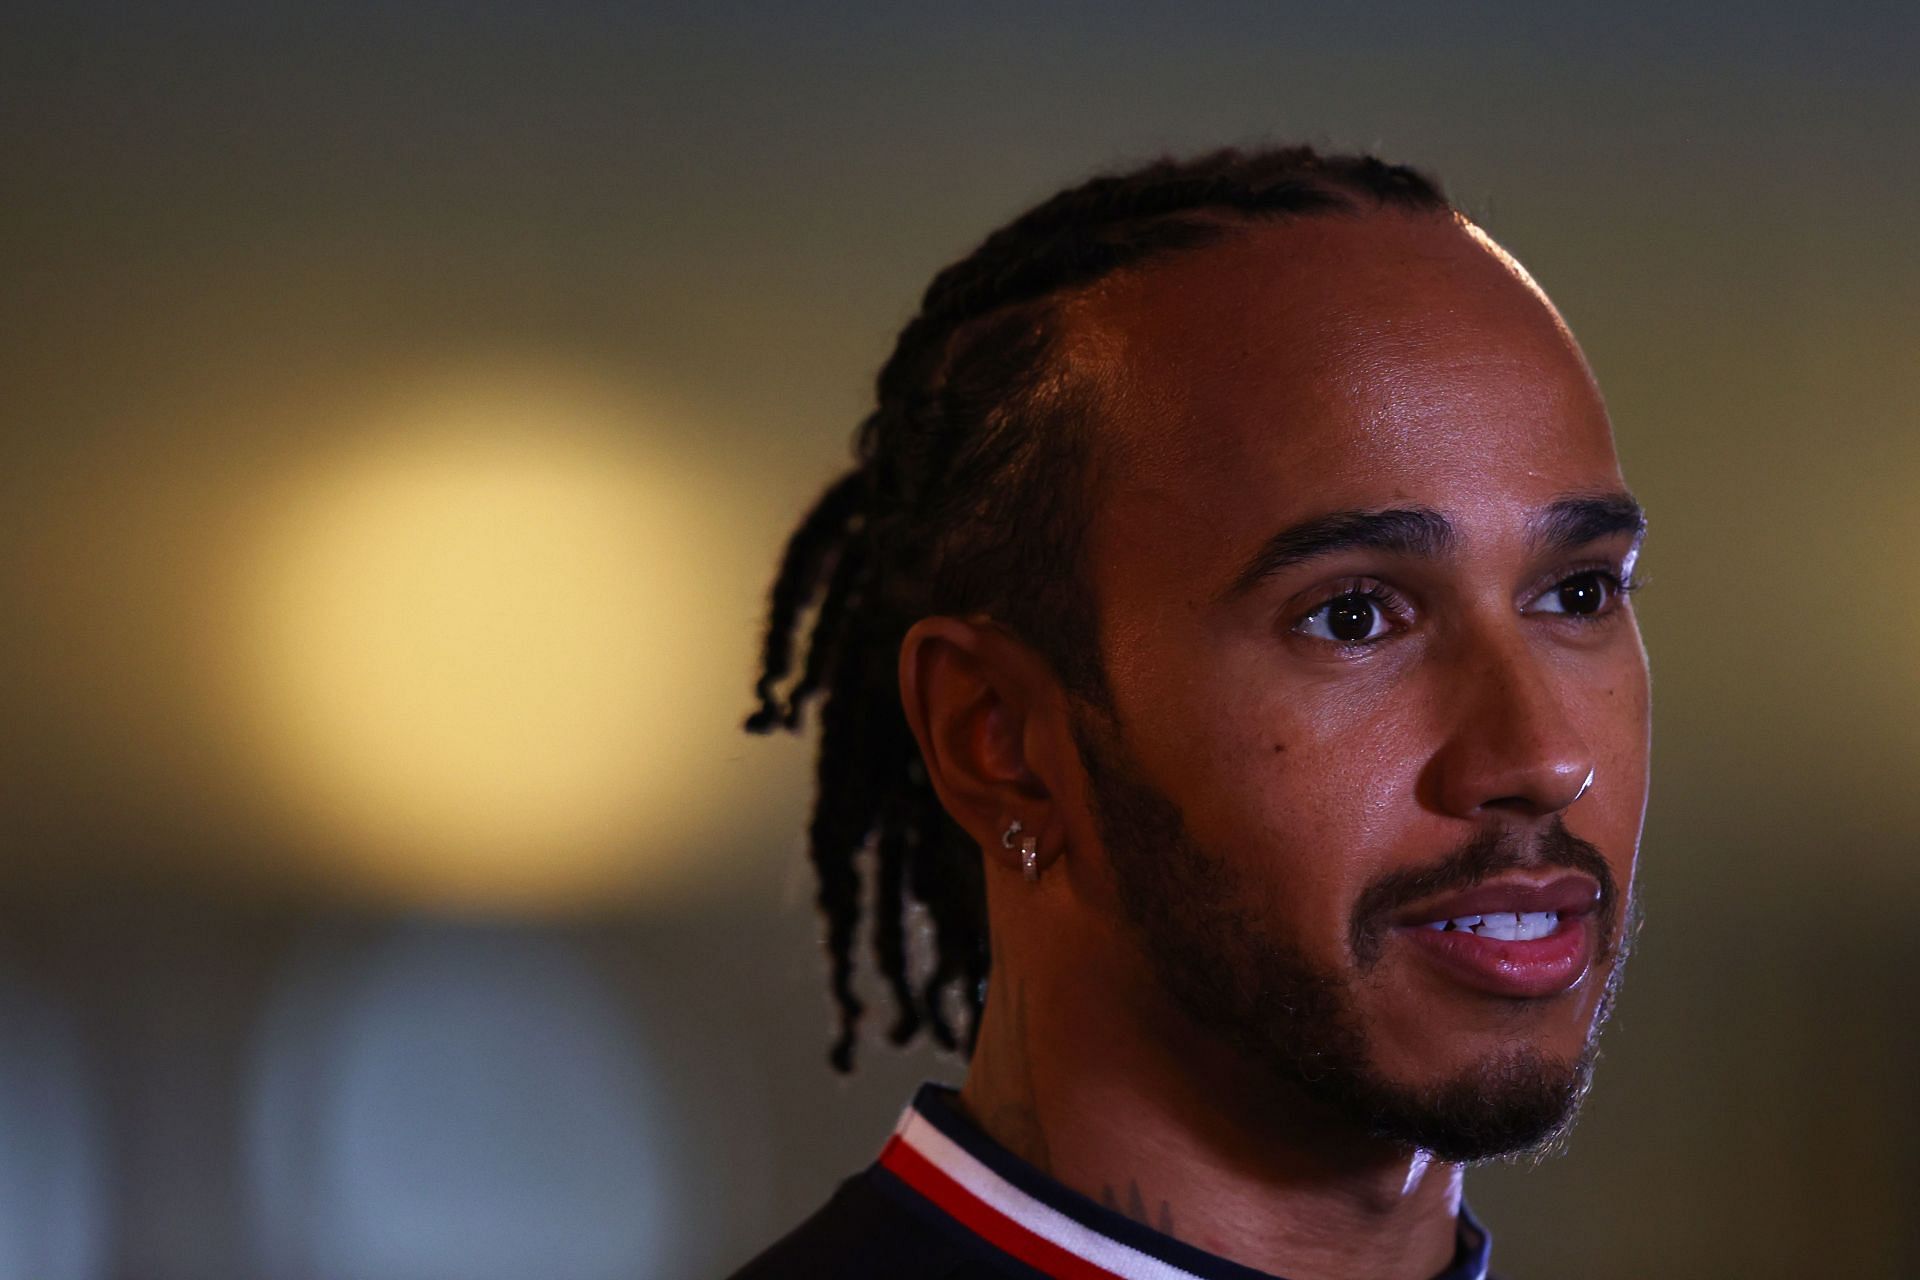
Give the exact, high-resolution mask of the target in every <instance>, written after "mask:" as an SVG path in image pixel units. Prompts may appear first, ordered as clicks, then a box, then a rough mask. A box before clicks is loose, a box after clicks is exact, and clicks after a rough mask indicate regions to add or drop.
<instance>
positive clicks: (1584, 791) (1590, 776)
mask: <svg viewBox="0 0 1920 1280" xmlns="http://www.w3.org/2000/svg"><path fill="white" fill-rule="evenodd" d="M1592 785H1593V770H1591V769H1589V770H1587V776H1586V780H1585V781H1583V782H1582V783H1581V784H1580V789H1579V790H1578V791H1576V792H1574V793H1573V798H1574V800H1578V799H1579V798H1580V797H1581V796H1583V795H1585V794H1587V788H1588V787H1590V786H1592ZM1568 803H1572V802H1571V801H1569V802H1568Z"/></svg>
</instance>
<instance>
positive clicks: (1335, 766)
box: [1165, 684, 1425, 956]
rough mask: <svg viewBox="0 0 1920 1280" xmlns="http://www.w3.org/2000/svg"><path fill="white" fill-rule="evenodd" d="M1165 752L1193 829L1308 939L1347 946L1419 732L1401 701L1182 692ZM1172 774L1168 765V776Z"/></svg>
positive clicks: (1409, 774)
mask: <svg viewBox="0 0 1920 1280" xmlns="http://www.w3.org/2000/svg"><path fill="white" fill-rule="evenodd" d="M1187 706H1188V711H1189V714H1190V718H1189V719H1188V720H1187V721H1186V723H1185V724H1184V726H1183V731H1182V733H1181V735H1180V738H1179V744H1178V746H1177V748H1176V749H1175V751H1174V752H1172V753H1170V755H1169V757H1168V758H1167V760H1166V761H1165V763H1166V765H1167V766H1168V767H1169V768H1171V769H1173V770H1176V771H1177V783H1176V784H1175V785H1178V786H1179V787H1180V789H1181V794H1182V796H1183V797H1187V799H1185V800H1183V806H1182V807H1183V809H1184V811H1185V813H1186V818H1187V826H1188V829H1189V830H1190V831H1191V832H1192V834H1193V836H1194V838H1195V839H1196V840H1198V841H1199V842H1200V843H1201V844H1202V845H1203V846H1205V847H1206V848H1208V849H1211V850H1215V851H1217V852H1218V853H1220V854H1221V856H1230V857H1232V858H1234V859H1235V861H1236V862H1237V863H1238V864H1239V869H1240V870H1241V871H1242V872H1243V873H1244V874H1245V875H1246V876H1248V877H1250V878H1253V879H1255V880H1256V881H1257V882H1263V883H1265V884H1267V885H1269V886H1271V889H1272V896H1271V898H1270V902H1271V909H1272V911H1273V912H1274V913H1276V914H1277V915H1279V916H1281V917H1284V918H1285V919H1287V920H1288V921H1290V922H1291V923H1292V930H1291V931H1292V933H1293V934H1294V936H1295V937H1296V938H1297V939H1298V940H1299V941H1300V942H1301V943H1302V944H1303V945H1306V946H1307V947H1308V948H1309V949H1310V950H1312V951H1314V952H1316V953H1320V954H1323V955H1325V956H1331V955H1333V954H1335V951H1334V950H1333V949H1335V948H1344V946H1345V943H1346V931H1347V928H1348V923H1349V912H1350V909H1351V906H1352V903H1353V900H1354V897H1355V896H1356V895H1357V894H1358V893H1359V891H1360V890H1361V889H1362V888H1364V887H1365V886H1366V885H1367V884H1369V883H1371V882H1372V880H1373V879H1375V878H1376V877H1377V876H1378V875H1379V874H1380V873H1381V871H1382V870H1383V869H1384V868H1386V867H1387V866H1389V865H1391V863H1392V861H1393V858H1392V851H1393V850H1394V848H1395V847H1396V846H1397V845H1398V844H1400V843H1403V840H1402V838H1401V837H1402V836H1403V835H1404V832H1405V829H1406V827H1407V826H1408V824H1409V822H1411V821H1416V820H1417V815H1416V814H1415V813H1414V812H1413V811H1412V808H1411V806H1412V803H1413V796H1414V785H1415V780H1416V779H1417V778H1418V776H1419V771H1420V762H1421V760H1422V759H1423V758H1424V755H1425V743H1424V739H1423V737H1422V735H1423V733H1424V732H1425V730H1424V728H1423V726H1422V725H1421V724H1420V723H1419V721H1418V717H1417V716H1413V715H1409V714H1407V712H1406V709H1405V700H1404V698H1401V699H1392V698H1389V697H1387V696H1385V695H1384V693H1383V694H1381V695H1380V696H1377V697H1376V696H1372V695H1370V693H1369V691H1367V690H1365V689H1354V688H1348V689H1345V690H1342V691H1341V692H1340V693H1339V694H1338V695H1337V696H1336V695H1332V694H1329V693H1323V692H1319V691H1315V690H1313V689H1301V688H1292V689H1286V690H1278V691H1271V692H1254V691H1253V690H1252V687H1251V686H1250V685H1247V684H1242V685H1240V686H1239V688H1238V689H1237V690H1236V691H1234V692H1232V693H1229V694H1217V695H1213V696H1209V697H1207V698H1204V699H1200V698H1192V699H1190V700H1189V701H1188V704H1187ZM1169 777H1170V781H1171V780H1172V777H1173V775H1169Z"/></svg>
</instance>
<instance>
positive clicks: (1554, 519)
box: [1533, 493, 1647, 551]
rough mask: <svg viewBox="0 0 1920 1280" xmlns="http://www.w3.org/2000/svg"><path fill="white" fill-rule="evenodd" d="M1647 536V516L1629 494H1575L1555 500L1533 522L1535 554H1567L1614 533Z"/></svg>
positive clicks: (1639, 536)
mask: <svg viewBox="0 0 1920 1280" xmlns="http://www.w3.org/2000/svg"><path fill="white" fill-rule="evenodd" d="M1622 533H1628V534H1632V535H1633V540H1634V542H1635V543H1636V544H1637V543H1638V542H1639V541H1640V539H1642V538H1644V537H1645V536H1646V534H1647V513H1646V512H1644V511H1642V510H1641V509H1640V504H1639V503H1638V502H1635V501H1634V500H1633V495H1632V494H1630V493H1576V494H1569V495H1568V496H1566V497H1564V498H1556V499H1555V500H1554V501H1552V502H1550V503H1548V504H1547V507H1546V510H1544V511H1542V512H1541V513H1540V514H1539V515H1538V516H1536V517H1534V519H1533V547H1534V550H1535V551H1570V550H1572V549H1573V548H1575V547H1584V546H1586V545H1587V544H1588V543H1589V542H1598V541H1600V539H1602V538H1611V537H1613V536H1615V535H1616V534H1622Z"/></svg>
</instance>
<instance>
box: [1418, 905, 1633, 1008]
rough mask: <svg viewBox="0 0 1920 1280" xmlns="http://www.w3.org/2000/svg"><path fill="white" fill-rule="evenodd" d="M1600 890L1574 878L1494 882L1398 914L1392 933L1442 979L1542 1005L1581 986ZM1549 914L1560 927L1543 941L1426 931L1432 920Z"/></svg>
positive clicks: (1590, 952) (1589, 957)
mask: <svg viewBox="0 0 1920 1280" xmlns="http://www.w3.org/2000/svg"><path fill="white" fill-rule="evenodd" d="M1599 905H1600V884H1599V882H1598V881H1596V880H1594V879H1593V877H1591V876H1587V875H1581V874H1578V873H1574V874H1570V875H1561V876H1556V877H1555V878H1553V879H1552V880H1546V881H1532V880H1522V879H1511V878H1509V879H1505V880H1496V881H1493V882H1491V883H1488V884H1483V885H1476V886H1475V887H1473V888H1471V889H1467V890H1464V891H1463V892H1460V893H1453V894H1448V895H1447V896H1445V897H1441V898H1429V899H1428V900H1426V901H1425V902H1422V903H1419V904H1417V905H1415V906H1413V907H1411V908H1409V909H1408V910H1407V911H1405V912H1403V913H1401V915H1400V918H1399V920H1398V921H1397V922H1396V923H1397V924H1398V926H1399V927H1398V928H1397V929H1395V931H1394V932H1395V933H1397V934H1399V935H1400V936H1401V937H1404V938H1405V939H1406V940H1407V941H1408V942H1409V943H1410V944H1411V945H1412V946H1413V947H1414V949H1415V950H1416V951H1417V952H1418V953H1419V954H1420V955H1421V956H1422V957H1424V958H1425V959H1426V960H1427V961H1428V962H1430V963H1431V964H1432V965H1433V966H1434V967H1435V968H1436V969H1438V970H1439V971H1440V972H1441V974H1443V975H1444V976H1445V977H1447V978H1449V979H1451V980H1452V981H1454V982H1457V983H1459V984H1461V985H1463V986H1466V987H1470V988H1472V989H1474V990H1476V991H1480V992H1483V993H1484V994H1486V995H1492V996H1501V997H1504V998H1506V999H1510V1000H1540V999H1545V998H1547V997H1549V996H1556V995H1560V994H1561V993H1562V992H1566V991H1570V990H1572V989H1573V988H1574V987H1576V986H1578V985H1579V984H1580V982H1581V980H1582V979H1583V978H1585V977H1586V974H1587V969H1588V968H1589V967H1590V966H1591V965H1592V963H1593V958H1594V950H1595V932H1594V927H1593V919H1592V918H1593V913H1594V911H1595V909H1596V908H1597V907H1598V906H1599ZM1507 911H1511V912H1513V913H1515V914H1517V915H1524V914H1526V913H1528V912H1535V911H1552V912H1555V913H1557V914H1558V915H1559V917H1560V920H1559V925H1558V927H1557V928H1555V930H1554V931H1553V932H1552V933H1550V934H1548V935H1547V936H1546V937H1544V938H1533V939H1529V940H1527V941H1524V942H1509V941H1505V940H1502V939H1499V938H1483V937H1480V936H1479V935H1477V934H1473V933H1466V932H1461V931H1459V930H1454V929H1447V930H1444V931H1440V930H1434V929H1428V928H1424V927H1422V926H1425V925H1429V924H1432V923H1433V922H1434V921H1436V920H1452V919H1454V918H1456V917H1458V916H1471V915H1492V914H1494V913H1497V912H1507Z"/></svg>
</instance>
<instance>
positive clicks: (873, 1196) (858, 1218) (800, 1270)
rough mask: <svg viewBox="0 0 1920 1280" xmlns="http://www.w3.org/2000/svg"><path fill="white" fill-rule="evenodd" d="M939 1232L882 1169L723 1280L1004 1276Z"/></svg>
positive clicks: (975, 1279)
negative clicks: (726, 1279)
mask: <svg viewBox="0 0 1920 1280" xmlns="http://www.w3.org/2000/svg"><path fill="white" fill-rule="evenodd" d="M971 1243H972V1242H971V1241H970V1240H967V1239H961V1238H957V1237H956V1236H955V1235H954V1234H953V1233H952V1232H951V1231H950V1230H947V1229H943V1224H942V1221H941V1219H940V1218H939V1217H937V1216H933V1215H929V1214H928V1213H927V1212H925V1209H924V1208H923V1207H922V1206H920V1205H918V1203H917V1199H916V1197H914V1195H913V1193H912V1192H911V1191H908V1190H906V1189H905V1188H904V1187H901V1186H899V1185H898V1184H897V1183H896V1182H895V1181H894V1180H893V1178H892V1176H891V1175H890V1174H887V1173H886V1172H885V1171H883V1170H879V1169H869V1170H867V1171H866V1172H864V1173H859V1174H856V1175H854V1176H853V1177H851V1178H848V1179H847V1180H846V1181H845V1182H843V1183H841V1184H840V1187H839V1189H838V1190H837V1191H835V1192H834V1194H833V1198H832V1199H830V1200H828V1201H827V1202H826V1204H824V1205H822V1206H821V1207H820V1208H819V1209H818V1210H817V1211H815V1213H814V1214H813V1216H812V1217H810V1218H808V1219H807V1220H806V1221H804V1222H802V1223H801V1224H800V1225H799V1226H797V1227H795V1228H794V1229H793V1230H792V1231H790V1232H788V1233H787V1234H786V1235H784V1236H782V1237H781V1238H780V1239H779V1240H777V1241H775V1242H774V1243H773V1244H772V1245H770V1246H768V1247H767V1249H766V1250H765V1251H763V1252H762V1253H760V1254H759V1255H758V1256H756V1257H755V1258H754V1259H753V1260H752V1261H751V1262H749V1263H747V1264H746V1265H745V1266H744V1267H742V1268H741V1269H740V1270H738V1271H736V1272H734V1273H733V1275H732V1276H731V1277H729V1280H788V1278H789V1277H796V1278H797V1277H806V1278H807V1280H896V1277H897V1278H898V1280H909V1278H911V1280H990V1278H992V1277H999V1276H1002V1275H1006V1274H1008V1273H1007V1272H1005V1271H1002V1270H1001V1269H1000V1268H998V1267H996V1266H994V1265H993V1264H992V1262H991V1261H990V1260H989V1259H988V1258H986V1257H983V1256H981V1254H980V1252H979V1251H978V1249H977V1248H975V1247H969V1246H970V1244H971Z"/></svg>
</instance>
